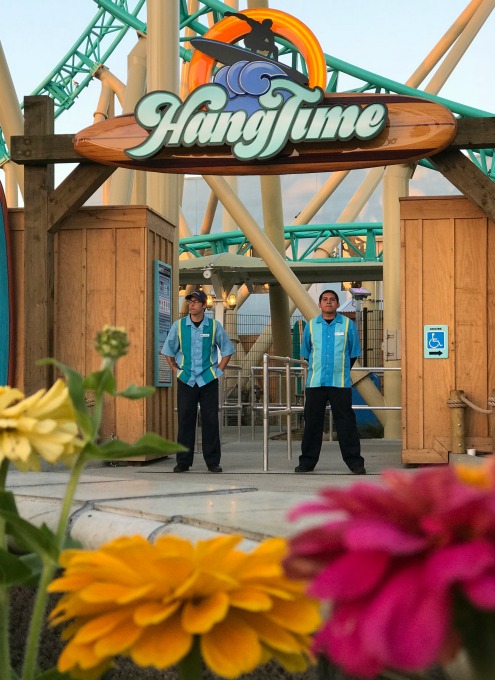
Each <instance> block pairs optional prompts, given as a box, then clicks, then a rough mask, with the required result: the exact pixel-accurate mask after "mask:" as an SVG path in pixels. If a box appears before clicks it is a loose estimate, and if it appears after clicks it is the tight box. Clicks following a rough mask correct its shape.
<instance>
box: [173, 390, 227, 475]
mask: <svg viewBox="0 0 495 680" xmlns="http://www.w3.org/2000/svg"><path fill="white" fill-rule="evenodd" d="M198 404H199V408H200V409H201V432H202V435H203V439H202V443H203V458H204V459H205V463H206V465H208V466H209V465H218V464H219V463H220V456H221V451H220V430H219V426H218V380H212V381H211V382H209V383H206V385H203V387H199V385H194V386H193V387H190V386H189V385H186V383H183V382H182V381H181V380H178V381H177V413H178V422H179V432H178V435H177V441H178V442H179V443H180V444H183V445H184V446H186V447H187V448H188V451H184V452H181V453H178V454H177V464H178V465H189V466H191V465H192V464H193V460H194V444H195V441H196V419H197V416H198Z"/></svg>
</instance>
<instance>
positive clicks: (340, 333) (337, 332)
mask: <svg viewBox="0 0 495 680" xmlns="http://www.w3.org/2000/svg"><path fill="white" fill-rule="evenodd" d="M335 335H344V332H343V331H335Z"/></svg>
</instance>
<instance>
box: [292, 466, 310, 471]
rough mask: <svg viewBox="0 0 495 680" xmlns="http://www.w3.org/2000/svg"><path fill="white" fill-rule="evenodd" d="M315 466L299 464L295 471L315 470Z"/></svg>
mask: <svg viewBox="0 0 495 680" xmlns="http://www.w3.org/2000/svg"><path fill="white" fill-rule="evenodd" d="M313 470H314V468H308V467H304V465H298V466H297V467H296V468H294V472H313Z"/></svg>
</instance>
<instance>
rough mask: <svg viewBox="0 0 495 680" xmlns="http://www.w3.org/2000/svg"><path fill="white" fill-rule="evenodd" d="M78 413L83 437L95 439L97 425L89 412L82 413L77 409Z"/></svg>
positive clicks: (78, 422) (78, 423)
mask: <svg viewBox="0 0 495 680" xmlns="http://www.w3.org/2000/svg"><path fill="white" fill-rule="evenodd" d="M76 414H77V425H78V427H79V429H80V430H81V433H82V435H83V437H85V438H86V439H93V437H94V435H95V434H96V433H95V427H94V423H93V419H92V418H91V416H90V415H89V414H88V413H80V412H79V411H76Z"/></svg>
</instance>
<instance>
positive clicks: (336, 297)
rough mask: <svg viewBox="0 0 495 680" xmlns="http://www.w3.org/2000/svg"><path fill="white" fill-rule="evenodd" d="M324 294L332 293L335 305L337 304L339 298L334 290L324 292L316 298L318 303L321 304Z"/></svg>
mask: <svg viewBox="0 0 495 680" xmlns="http://www.w3.org/2000/svg"><path fill="white" fill-rule="evenodd" d="M325 293H332V295H335V299H336V300H337V304H339V296H338V295H337V293H336V292H335V291H334V290H324V291H323V293H321V294H320V297H319V298H318V302H321V298H322V297H323V296H324V295H325Z"/></svg>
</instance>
